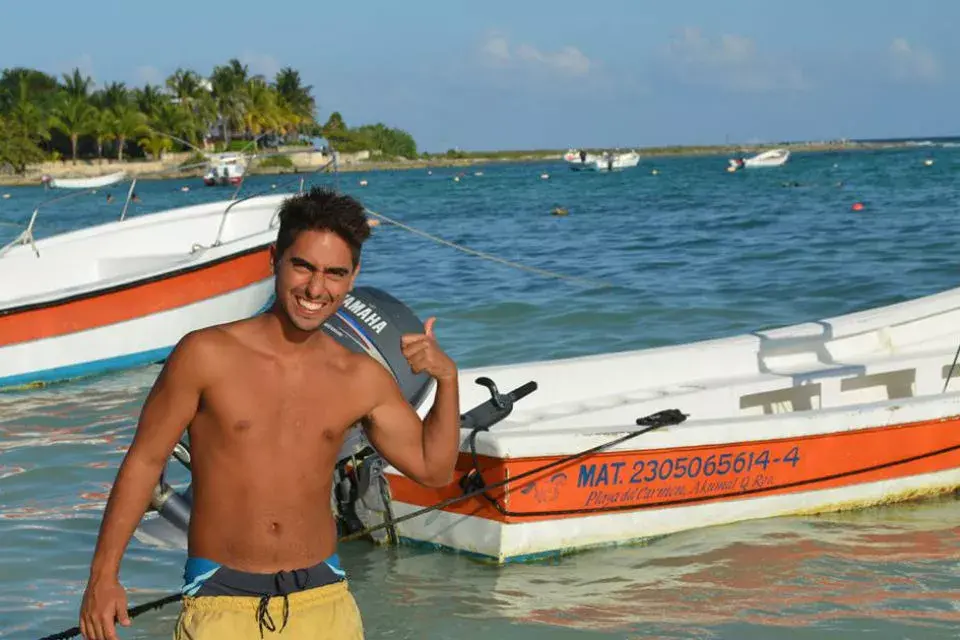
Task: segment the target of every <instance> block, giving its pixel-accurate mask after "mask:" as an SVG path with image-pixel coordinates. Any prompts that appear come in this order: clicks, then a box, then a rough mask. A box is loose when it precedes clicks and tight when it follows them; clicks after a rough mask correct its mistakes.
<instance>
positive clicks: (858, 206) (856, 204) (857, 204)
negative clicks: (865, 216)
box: [850, 202, 863, 211]
mask: <svg viewBox="0 0 960 640" xmlns="http://www.w3.org/2000/svg"><path fill="white" fill-rule="evenodd" d="M850 210H851V211H863V203H862V202H854V203H853V206H852V207H850Z"/></svg>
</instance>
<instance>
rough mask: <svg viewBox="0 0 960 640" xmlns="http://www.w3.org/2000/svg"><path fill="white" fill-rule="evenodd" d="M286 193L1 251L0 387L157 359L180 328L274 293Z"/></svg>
mask: <svg viewBox="0 0 960 640" xmlns="http://www.w3.org/2000/svg"><path fill="white" fill-rule="evenodd" d="M284 197H286V196H283V195H270V196H258V197H253V198H250V199H246V200H233V201H221V202H214V203H208V204H200V205H195V206H189V207H183V208H178V209H172V210H168V211H163V212H159V213H153V214H148V215H142V216H138V217H136V218H130V219H123V217H122V216H121V219H120V220H118V221H115V222H111V223H107V224H103V225H99V226H95V227H90V228H85V229H81V230H78V231H72V232H69V233H64V234H60V235H56V236H52V237H49V238H43V239H40V240H35V239H34V236H33V228H34V224H35V223H36V220H37V214H38V211H39V207H38V209H37V210H35V211H34V212H33V216H31V219H30V223H29V225H28V227H27V230H26V231H24V232H23V233H22V234H21V235H20V237H19V238H18V239H17V240H15V241H14V242H12V243H10V244H9V245H7V246H6V247H4V248H3V249H0V389H10V388H22V387H31V386H37V385H42V384H46V383H50V382H56V381H62V380H67V379H71V378H76V377H81V376H86V375H91V374H98V373H103V372H106V371H111V370H116V369H123V368H128V367H132V366H138V365H144V364H149V363H152V362H158V361H162V360H163V359H164V358H165V357H166V356H167V354H168V353H169V351H170V350H171V349H172V348H173V346H174V345H175V344H176V343H177V341H178V340H179V339H180V338H181V337H182V336H183V335H184V334H186V333H187V332H189V331H192V330H194V329H198V328H201V327H204V326H209V325H212V324H216V323H219V322H225V321H231V320H237V319H240V318H244V317H248V316H251V315H254V314H255V313H257V312H258V311H259V310H261V309H262V308H263V307H264V306H265V305H267V304H268V303H269V301H270V299H271V296H272V294H273V277H272V273H271V270H270V264H269V255H268V254H269V245H270V244H271V243H272V242H273V241H274V239H275V238H276V233H277V228H278V225H279V221H278V220H277V217H276V212H277V209H278V207H279V205H280V203H281V202H282V200H283V198H284Z"/></svg>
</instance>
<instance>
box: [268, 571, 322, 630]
mask: <svg viewBox="0 0 960 640" xmlns="http://www.w3.org/2000/svg"><path fill="white" fill-rule="evenodd" d="M297 571H300V569H295V570H293V571H278V572H276V573H275V574H273V583H274V586H275V587H276V591H277V593H278V594H280V595H281V596H282V597H283V622H282V624H281V625H280V632H282V631H283V630H284V629H286V627H287V620H288V619H289V618H290V600H289V599H288V596H289V594H290V593H291V590H290V589H288V588H287V587H286V586H284V585H282V584H281V583H283V582H286V576H287V574H289V575H290V577H292V578H293V584H294V587H296V591H303V590H304V589H306V588H307V585H308V583H309V582H310V573H309V572H307V571H304V573H305V574H306V575H305V576H304V577H303V579H302V580H301V578H300V574H299V573H297ZM301 582H302V584H301ZM272 597H274V596H271V595H263V596H260V603H259V604H258V605H257V624H258V625H259V627H260V637H261V638H262V637H263V630H264V629H266V630H267V631H270V632H271V633H273V632H274V631H276V630H277V625H276V623H275V622H274V621H273V616H271V615H270V598H272Z"/></svg>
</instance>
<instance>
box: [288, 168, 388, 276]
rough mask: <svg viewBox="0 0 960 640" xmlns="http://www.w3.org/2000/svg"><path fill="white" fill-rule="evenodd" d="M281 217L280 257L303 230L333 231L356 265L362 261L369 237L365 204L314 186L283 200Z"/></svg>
mask: <svg viewBox="0 0 960 640" xmlns="http://www.w3.org/2000/svg"><path fill="white" fill-rule="evenodd" d="M279 216H280V230H279V231H278V232H277V259H279V258H280V256H282V255H283V253H284V251H286V250H287V249H288V248H290V245H292V244H293V241H294V240H296V239H297V236H298V235H300V232H301V231H308V230H309V231H332V232H333V233H335V234H337V235H338V236H340V237H341V238H342V239H343V241H344V242H346V243H347V245H348V246H349V247H350V253H351V255H352V256H353V268H354V269H356V268H357V265H358V264H360V248H361V246H362V245H363V242H364V240H366V239H367V238H369V237H370V225H368V224H367V216H366V215H365V214H364V208H363V205H362V204H360V203H359V202H357V201H356V200H355V199H353V198H351V197H350V196H347V195H342V194H338V193H336V192H335V191H333V190H332V189H328V188H326V187H312V188H311V189H310V190H309V191H307V192H305V193H301V194H298V195H295V196H293V197H291V198H288V199H286V200H284V202H283V204H282V205H280V213H279Z"/></svg>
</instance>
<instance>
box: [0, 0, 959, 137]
mask: <svg viewBox="0 0 960 640" xmlns="http://www.w3.org/2000/svg"><path fill="white" fill-rule="evenodd" d="M5 5H6V6H5V7H4V12H3V13H4V15H3V19H2V21H0V67H10V66H31V67H36V68H40V69H42V70H44V71H47V72H50V73H61V72H64V71H68V70H70V69H72V68H73V67H75V66H79V67H80V68H81V69H82V70H83V71H85V72H86V73H88V74H90V75H92V76H93V77H94V79H95V80H96V81H98V82H107V81H112V80H122V81H125V82H127V83H128V84H129V85H142V84H143V83H144V82H146V81H150V82H160V81H162V80H163V78H165V77H166V76H167V75H168V74H169V73H171V72H172V71H174V70H175V69H176V68H177V67H178V66H183V67H188V68H192V69H195V70H197V71H201V72H202V73H205V74H207V73H209V72H210V70H211V69H212V67H213V65H215V64H218V63H221V62H224V61H226V60H227V59H229V58H231V57H237V58H239V59H241V60H242V61H243V62H245V63H247V64H248V65H249V67H250V69H251V71H253V72H259V73H265V74H268V75H272V74H273V73H274V72H275V71H276V70H277V69H279V68H280V67H282V66H287V65H289V66H292V67H295V68H297V69H299V70H300V71H301V74H302V76H303V77H304V79H305V81H306V82H307V83H308V84H311V85H313V87H314V95H315V96H316V98H317V100H318V103H319V106H320V109H319V110H320V115H321V117H326V116H327V115H328V114H329V113H330V112H331V111H333V110H339V111H340V112H341V113H342V114H343V116H344V118H345V120H346V121H347V123H348V124H349V125H356V124H366V123H372V122H377V121H382V122H385V123H386V124H388V125H391V126H397V127H401V128H403V129H406V130H407V131H409V132H410V133H412V134H413V136H414V137H415V138H416V139H417V141H418V143H419V144H420V147H421V149H425V150H428V151H442V150H445V149H448V148H451V147H455V146H459V147H462V148H468V149H529V148H561V147H567V146H581V145H583V146H623V147H628V146H654V145H669V144H714V143H723V142H724V141H731V142H755V141H756V142H762V141H777V140H798V139H815V140H819V139H833V138H839V137H848V138H869V137H905V136H934V135H953V134H957V133H960V127H958V123H960V107H958V105H960V84H958V83H957V82H955V81H954V78H956V75H955V73H956V70H955V67H956V65H957V61H958V55H960V38H957V37H956V35H955V29H956V25H960V2H955V1H952V0H939V1H934V0H910V1H909V2H907V1H904V0H901V1H899V2H890V1H887V0H834V1H832V2H826V1H823V0H807V1H806V2H772V1H771V0H727V1H719V0H670V1H669V2H666V1H664V2H653V1H652V0H617V1H614V0H606V1H602V0H595V1H594V2H590V3H586V2H583V1H582V0H581V1H580V2H568V1H566V0H562V1H561V0H552V1H540V0H513V1H511V2H502V1H499V0H496V1H495V0H481V1H476V0H475V1H472V2H464V1H460V0H446V1H441V0H407V1H397V0H392V1H386V0H378V1H371V2H365V3H364V2H338V3H333V2H317V1H316V0H309V1H308V0H280V1H277V2H265V1H263V0H258V1H257V2H252V1H249V0H231V1H230V2H217V1H214V2H198V1H196V0H194V1H192V2H184V1H181V0H167V1H166V2H163V3H145V2H135V1H133V0H124V1H123V2H120V1H115V0H91V1H88V2H76V1H73V0H71V1H70V2H66V1H64V0H47V1H46V2H13V1H12V0H9V1H8V2H6V3H5Z"/></svg>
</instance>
